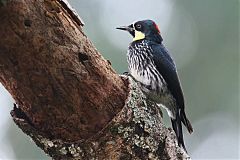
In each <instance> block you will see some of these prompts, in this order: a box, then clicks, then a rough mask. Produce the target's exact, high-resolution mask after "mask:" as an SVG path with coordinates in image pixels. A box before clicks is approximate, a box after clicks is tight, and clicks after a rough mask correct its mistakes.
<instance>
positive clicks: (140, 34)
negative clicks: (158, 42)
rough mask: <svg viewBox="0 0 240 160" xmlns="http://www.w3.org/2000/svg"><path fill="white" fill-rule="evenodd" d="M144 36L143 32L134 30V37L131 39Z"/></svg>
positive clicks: (134, 39) (135, 39)
mask: <svg viewBox="0 0 240 160" xmlns="http://www.w3.org/2000/svg"><path fill="white" fill-rule="evenodd" d="M144 38H145V34H144V33H142V32H140V31H136V30H135V37H134V38H133V41H137V40H140V39H144Z"/></svg>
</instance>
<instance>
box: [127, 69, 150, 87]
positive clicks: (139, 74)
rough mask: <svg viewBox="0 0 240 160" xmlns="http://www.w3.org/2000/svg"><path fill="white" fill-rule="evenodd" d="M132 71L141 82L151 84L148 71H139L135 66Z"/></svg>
mask: <svg viewBox="0 0 240 160" xmlns="http://www.w3.org/2000/svg"><path fill="white" fill-rule="evenodd" d="M130 73H131V75H132V76H133V77H134V78H135V79H136V80H137V81H138V82H141V83H142V84H144V85H150V84H151V80H150V77H148V76H147V74H146V73H145V74H143V73H142V72H137V70H136V69H134V68H131V69H130Z"/></svg>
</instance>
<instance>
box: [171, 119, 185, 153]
mask: <svg viewBox="0 0 240 160" xmlns="http://www.w3.org/2000/svg"><path fill="white" fill-rule="evenodd" d="M171 122H172V127H173V130H174V132H175V134H176V136H177V140H178V146H180V147H182V148H183V149H184V150H185V151H186V152H187V149H186V147H185V144H184V140H183V133H182V122H181V119H180V117H179V115H176V118H175V119H173V118H171Z"/></svg>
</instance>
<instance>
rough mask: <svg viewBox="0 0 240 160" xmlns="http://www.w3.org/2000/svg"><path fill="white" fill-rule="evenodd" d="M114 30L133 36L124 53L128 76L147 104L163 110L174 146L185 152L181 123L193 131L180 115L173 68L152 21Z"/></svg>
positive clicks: (178, 88) (181, 108)
mask: <svg viewBox="0 0 240 160" xmlns="http://www.w3.org/2000/svg"><path fill="white" fill-rule="evenodd" d="M117 29H120V30H124V31H128V32H129V33H130V34H131V35H132V36H133V42H131V43H130V45H129V47H128V52H127V61H128V69H129V73H130V75H131V76H132V77H133V78H134V79H135V80H136V81H137V82H138V83H139V84H140V86H141V88H142V90H143V92H144V93H145V94H146V96H147V97H148V98H149V99H150V100H152V101H154V102H156V103H157V104H158V105H159V106H162V107H163V108H165V109H166V110H167V112H168V115H169V116H170V118H171V122H172V127H173V130H174V131H175V134H176V137H177V140H178V145H179V146H180V147H181V146H182V148H183V149H184V150H185V151H186V148H185V145H184V140H183V133H182V123H183V124H184V125H185V126H186V128H187V129H188V132H189V133H192V132H193V128H192V125H191V123H190V121H189V120H188V119H187V117H186V114H185V111H184V107H185V106H184V97H183V92H182V88H181V84H180V81H179V78H178V74H177V69H176V65H175V63H174V61H173V59H172V57H171V56H170V54H169V52H168V51H167V49H166V48H165V47H164V45H163V43H162V41H163V39H162V36H161V34H160V30H159V28H158V26H157V25H156V23H155V22H154V21H152V20H143V21H137V22H135V23H133V24H131V25H129V26H122V27H118V28H117Z"/></svg>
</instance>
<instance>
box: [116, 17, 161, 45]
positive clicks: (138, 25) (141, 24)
mask: <svg viewBox="0 0 240 160" xmlns="http://www.w3.org/2000/svg"><path fill="white" fill-rule="evenodd" d="M117 29H120V30H124V31H128V32H129V33H130V34H131V35H132V36H133V41H137V40H142V39H148V40H153V41H156V42H160V43H161V42H162V40H163V39H162V36H161V34H160V30H159V28H158V26H157V24H156V23H155V22H154V21H152V20H142V21H137V22H135V23H132V24H130V25H129V26H122V27H117Z"/></svg>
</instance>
